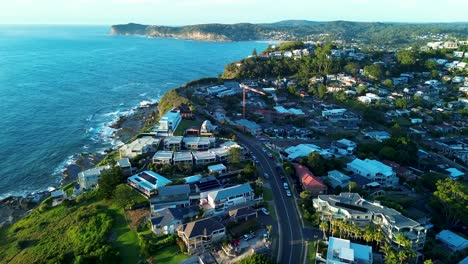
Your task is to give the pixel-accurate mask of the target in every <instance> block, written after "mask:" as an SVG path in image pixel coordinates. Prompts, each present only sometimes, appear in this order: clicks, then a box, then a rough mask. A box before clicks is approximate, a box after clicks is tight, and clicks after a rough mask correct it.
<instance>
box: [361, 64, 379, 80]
mask: <svg viewBox="0 0 468 264" xmlns="http://www.w3.org/2000/svg"><path fill="white" fill-rule="evenodd" d="M364 74H366V75H367V76H369V77H371V78H373V79H376V80H380V77H381V76H382V74H383V70H382V65H380V64H372V65H367V66H364Z"/></svg>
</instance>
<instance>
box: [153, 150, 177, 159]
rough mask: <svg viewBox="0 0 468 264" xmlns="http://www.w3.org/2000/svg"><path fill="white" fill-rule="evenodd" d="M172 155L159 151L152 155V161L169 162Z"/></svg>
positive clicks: (169, 152)
mask: <svg viewBox="0 0 468 264" xmlns="http://www.w3.org/2000/svg"><path fill="white" fill-rule="evenodd" d="M172 155H173V152H172V151H166V150H160V151H158V152H156V153H154V156H153V159H154V160H170V159H172Z"/></svg>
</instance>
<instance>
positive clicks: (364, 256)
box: [327, 237, 374, 264]
mask: <svg viewBox="0 0 468 264" xmlns="http://www.w3.org/2000/svg"><path fill="white" fill-rule="evenodd" d="M344 263H359V264H372V263H374V262H373V255H372V247H370V246H366V245H361V244H358V243H353V242H351V241H349V240H346V239H341V238H337V237H330V238H329V239H328V250H327V264H344Z"/></svg>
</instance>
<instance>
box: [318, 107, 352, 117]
mask: <svg viewBox="0 0 468 264" xmlns="http://www.w3.org/2000/svg"><path fill="white" fill-rule="evenodd" d="M346 111H348V110H346V109H330V110H323V111H322V117H325V118H329V117H331V116H342V115H344V113H346Z"/></svg>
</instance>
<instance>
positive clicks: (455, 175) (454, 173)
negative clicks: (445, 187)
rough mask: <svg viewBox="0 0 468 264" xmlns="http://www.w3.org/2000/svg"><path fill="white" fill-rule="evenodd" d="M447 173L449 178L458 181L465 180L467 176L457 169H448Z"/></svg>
mask: <svg viewBox="0 0 468 264" xmlns="http://www.w3.org/2000/svg"><path fill="white" fill-rule="evenodd" d="M445 171H447V172H448V176H449V177H450V179H452V180H458V179H460V178H463V176H464V175H465V173H463V172H461V171H459V170H458V169H457V168H447V169H445Z"/></svg>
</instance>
